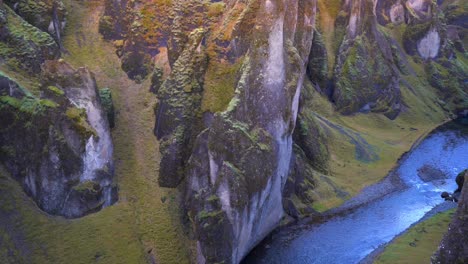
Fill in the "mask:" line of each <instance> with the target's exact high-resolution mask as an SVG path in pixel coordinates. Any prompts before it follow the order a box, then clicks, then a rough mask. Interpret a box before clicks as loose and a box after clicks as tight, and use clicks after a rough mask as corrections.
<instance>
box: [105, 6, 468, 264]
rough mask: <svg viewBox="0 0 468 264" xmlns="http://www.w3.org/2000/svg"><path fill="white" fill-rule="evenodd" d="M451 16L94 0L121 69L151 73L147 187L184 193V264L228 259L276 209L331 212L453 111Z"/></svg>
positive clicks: (427, 11) (406, 10)
mask: <svg viewBox="0 0 468 264" xmlns="http://www.w3.org/2000/svg"><path fill="white" fill-rule="evenodd" d="M464 8H465V6H464V5H463V4H462V3H461V2H460V1H455V0H452V1H438V2H437V3H436V2H434V1H426V0H408V1H403V0H402V1H397V0H394V1H393V0H392V1H383V0H382V1H371V0H355V1H340V0H333V1H325V0H318V1H312V0H310V1H306V0H302V1H272V0H268V1H256V0H252V1H234V0H229V1H228V0H226V1H223V2H213V3H211V2H209V3H208V2H203V1H197V0H187V1H172V2H170V3H169V2H167V1H140V2H135V1H106V11H105V14H104V16H103V17H102V18H101V24H100V29H101V33H102V34H103V35H104V36H105V37H106V38H108V39H112V40H115V41H114V45H115V47H116V49H117V54H118V55H119V56H120V58H121V61H122V69H123V70H124V71H126V72H127V74H128V76H129V77H130V78H133V79H135V80H136V81H138V82H139V81H142V80H143V79H145V78H147V77H149V76H151V91H153V92H154V93H156V95H157V97H158V99H159V101H158V104H157V107H156V108H155V115H156V124H155V135H156V136H157V137H158V139H159V140H160V143H161V147H160V150H161V155H162V156H161V162H160V170H159V184H160V185H161V186H164V187H178V188H179V189H180V190H181V191H182V192H183V194H184V196H185V207H186V209H187V212H188V218H189V222H190V223H189V224H190V225H191V226H192V227H193V229H192V230H193V231H194V232H193V237H194V239H195V241H196V243H197V248H198V249H197V250H198V253H197V254H198V257H199V258H198V261H199V262H205V261H206V262H216V261H223V260H224V261H226V262H234V263H235V262H238V261H240V260H241V258H242V257H243V256H244V255H245V254H246V252H247V251H248V250H249V249H250V248H252V246H254V245H255V243H257V242H258V241H259V239H261V238H262V237H263V236H264V235H265V234H266V233H268V231H269V230H271V229H272V228H273V227H274V226H276V224H277V223H278V222H279V220H280V219H281V217H282V216H283V209H282V206H278V205H283V206H284V208H285V211H286V212H287V213H288V214H289V215H292V216H294V217H302V216H304V215H310V214H314V213H317V211H323V210H326V209H330V208H332V207H335V206H337V205H339V204H341V203H342V202H343V201H345V200H346V199H349V198H350V197H352V196H353V195H355V194H357V193H358V192H359V191H360V190H362V188H363V187H364V186H366V185H369V184H371V183H375V182H376V181H378V180H380V179H381V178H382V177H383V176H384V175H385V174H386V172H387V171H388V170H390V169H391V167H392V166H393V164H394V162H395V161H396V157H398V156H400V155H401V154H402V153H403V152H405V151H407V150H408V149H409V148H410V146H411V145H412V144H413V143H414V141H415V140H417V138H419V137H420V136H422V135H424V134H425V133H426V132H427V131H428V130H430V129H432V128H433V127H434V126H436V125H437V124H439V123H441V122H443V120H445V119H448V118H452V117H453V116H454V113H455V112H457V111H458V112H460V111H463V109H466V108H467V107H468V95H467V93H466V90H467V87H466V82H465V81H464V80H465V77H464V72H466V69H467V66H466V55H465V51H464V46H463V41H464V40H465V39H466V34H465V31H466V30H465V29H464V27H463V25H464V23H465V22H466V21H465V20H464V15H463V14H464V13H466V12H465V11H463V10H465V9H464ZM316 13H317V14H316ZM168 14H169V15H168ZM464 21H465V22H464ZM112 22H115V23H112ZM316 23H317V25H316ZM153 64H154V65H155V67H154V68H153ZM449 76H450V77H449ZM428 112H431V113H432V114H427V113H428ZM369 165H371V166H369ZM351 174H352V175H361V177H354V176H353V177H351V176H350V175H351ZM226 237H228V238H229V242H226V243H223V244H220V243H218V241H219V240H221V238H226Z"/></svg>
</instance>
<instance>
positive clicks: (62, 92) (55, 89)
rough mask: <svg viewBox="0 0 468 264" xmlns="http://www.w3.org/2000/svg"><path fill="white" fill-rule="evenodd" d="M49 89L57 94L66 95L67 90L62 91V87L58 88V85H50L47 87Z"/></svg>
mask: <svg viewBox="0 0 468 264" xmlns="http://www.w3.org/2000/svg"><path fill="white" fill-rule="evenodd" d="M47 90H49V91H51V92H52V93H54V94H55V95H57V96H63V95H65V92H64V91H62V90H61V89H60V88H58V87H57V86H48V87H47Z"/></svg>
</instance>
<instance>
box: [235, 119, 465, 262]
mask: <svg viewBox="0 0 468 264" xmlns="http://www.w3.org/2000/svg"><path fill="white" fill-rule="evenodd" d="M461 133H462V134H461ZM466 135H468V134H465V133H464V129H462V130H459V129H456V128H454V127H453V126H451V125H450V127H447V126H442V127H440V128H439V129H437V130H436V131H435V132H434V133H430V134H429V136H428V137H426V138H425V139H424V140H423V141H421V142H420V143H419V144H418V145H417V146H415V147H414V148H413V150H412V151H411V152H409V153H407V154H406V155H405V156H404V157H402V158H401V159H400V163H399V166H398V167H397V168H395V169H394V170H393V172H392V173H391V174H390V175H388V176H387V178H386V179H385V180H384V181H382V182H380V183H379V184H377V185H374V186H372V187H369V188H367V189H366V190H365V191H363V193H362V194H361V196H360V197H357V198H355V200H354V201H353V200H351V202H350V203H349V204H347V205H344V206H343V207H340V208H338V209H335V211H329V212H327V213H326V214H323V215H322V216H319V217H315V218H312V219H308V220H307V221H301V222H300V223H296V224H295V225H288V226H286V227H282V228H280V229H278V230H277V231H276V232H275V233H274V234H272V235H271V236H270V237H269V238H268V239H267V240H265V241H264V242H263V243H262V244H261V245H260V246H259V247H257V248H256V249H255V250H254V252H252V255H250V256H249V257H248V258H247V259H246V262H244V263H295V262H294V261H301V259H300V258H302V257H304V256H306V257H308V258H310V259H311V260H313V261H311V262H310V263H314V261H315V263H325V262H326V263H358V262H359V261H361V260H362V259H364V258H365V257H366V256H367V255H368V254H370V253H372V252H373V251H374V250H375V249H376V248H378V247H379V246H380V245H382V244H384V243H386V242H389V241H391V240H392V239H393V238H394V237H395V236H397V235H399V234H401V233H402V232H404V231H405V230H407V229H408V228H409V227H410V226H412V225H413V224H414V223H416V222H419V221H420V220H421V219H423V217H424V216H425V215H426V213H428V212H429V211H432V212H437V209H436V210H432V209H433V208H434V207H436V208H439V207H438V205H439V204H441V203H443V200H442V199H441V198H440V194H441V192H443V191H453V190H454V189H455V188H456V184H455V181H454V179H455V176H456V175H457V174H458V172H459V171H460V170H462V169H464V167H465V166H468V164H467V163H466V162H467V161H468V151H467V149H468V147H467V146H468V137H467V136H466ZM427 167H428V168H430V170H429V171H430V172H431V173H427V172H426V171H425V170H423V168H427ZM434 171H436V172H441V173H440V174H439V173H432V172H434ZM425 174H430V175H425ZM452 178H453V179H452ZM386 192H387V193H386ZM382 193H386V194H385V195H383V196H382ZM379 195H380V196H379ZM369 200H370V201H369ZM440 208H443V206H442V207H440ZM440 208H439V209H440ZM440 210H442V209H440ZM338 242H339V243H338ZM284 261H286V262H284ZM306 263H307V262H306Z"/></svg>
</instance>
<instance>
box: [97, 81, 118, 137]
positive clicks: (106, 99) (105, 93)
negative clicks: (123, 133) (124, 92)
mask: <svg viewBox="0 0 468 264" xmlns="http://www.w3.org/2000/svg"><path fill="white" fill-rule="evenodd" d="M99 97H100V99H101V104H102V107H103V108H104V111H105V112H106V114H107V120H109V126H110V128H114V127H115V110H114V102H113V100H112V92H111V90H110V89H109V88H102V89H99Z"/></svg>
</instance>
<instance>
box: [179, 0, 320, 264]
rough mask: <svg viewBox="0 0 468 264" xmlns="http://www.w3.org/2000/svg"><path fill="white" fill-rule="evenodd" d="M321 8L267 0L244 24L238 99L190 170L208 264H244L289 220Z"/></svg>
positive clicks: (192, 209) (202, 142)
mask: <svg viewBox="0 0 468 264" xmlns="http://www.w3.org/2000/svg"><path fill="white" fill-rule="evenodd" d="M315 4H316V3H315V1H265V2H262V3H259V5H258V6H252V8H254V9H253V10H251V12H252V13H251V15H252V18H255V19H252V20H249V21H241V23H246V24H244V25H242V28H239V30H240V31H247V32H248V35H244V36H242V37H241V38H240V41H239V40H237V41H239V42H237V43H236V44H237V45H239V46H241V47H247V49H245V52H244V53H243V54H241V56H244V59H243V62H242V69H241V76H240V79H239V81H238V82H237V84H236V92H235V97H234V98H233V99H232V100H231V102H230V103H229V106H228V108H227V109H226V110H225V111H223V112H220V113H217V114H215V116H214V119H213V121H212V123H211V125H210V126H209V127H208V128H207V129H206V130H204V131H203V132H202V133H201V134H200V135H199V136H198V138H197V140H196V143H195V147H194V151H193V154H192V156H191V158H190V161H189V165H188V168H189V169H188V174H187V177H188V178H187V194H186V197H187V208H188V210H189V216H190V218H191V219H192V221H193V225H194V231H195V235H196V238H197V239H198V241H199V245H200V247H199V252H198V254H199V255H202V256H203V259H205V260H206V262H207V263H215V262H221V261H225V262H226V263H238V262H239V261H240V260H241V259H242V258H243V257H244V256H245V255H246V254H247V253H248V251H249V250H250V249H251V248H252V247H253V246H255V244H256V243H258V242H259V241H260V240H261V239H262V238H263V237H264V236H266V234H268V232H270V231H271V230H272V229H273V228H274V227H275V226H276V225H277V224H278V223H279V221H280V219H281V217H282V215H283V208H282V206H281V205H282V194H281V193H282V189H283V186H284V184H285V181H286V178H287V175H288V172H289V166H290V164H289V163H290V160H291V154H292V131H293V129H294V124H295V120H296V117H297V111H298V100H299V94H300V90H301V87H302V82H303V76H304V73H305V65H306V62H307V58H308V55H309V51H310V43H311V39H312V32H313V27H314V18H315ZM249 29H252V30H251V31H250V30H249ZM234 34H235V35H237V34H238V32H235V33H234ZM234 41H236V40H234V39H233V40H231V44H233V43H234ZM231 56H232V55H231ZM285 113H287V114H285ZM219 241H224V242H223V243H221V244H220V243H219Z"/></svg>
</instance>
